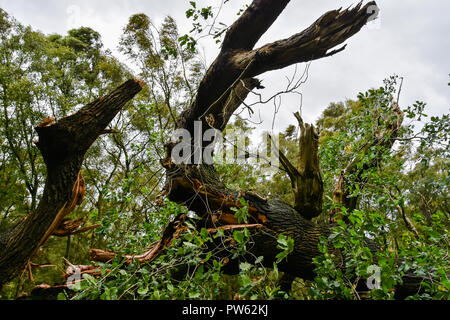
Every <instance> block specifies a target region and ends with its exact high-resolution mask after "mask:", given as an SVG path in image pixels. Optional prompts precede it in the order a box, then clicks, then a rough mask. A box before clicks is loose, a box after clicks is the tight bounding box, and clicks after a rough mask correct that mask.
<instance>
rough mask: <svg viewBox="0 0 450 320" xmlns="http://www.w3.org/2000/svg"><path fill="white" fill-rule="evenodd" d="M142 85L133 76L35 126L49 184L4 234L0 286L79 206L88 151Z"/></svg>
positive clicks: (0, 240) (0, 247)
mask: <svg viewBox="0 0 450 320" xmlns="http://www.w3.org/2000/svg"><path fill="white" fill-rule="evenodd" d="M142 85H143V83H142V82H140V81H137V80H130V81H128V82H126V83H124V84H123V85H122V86H120V87H118V88H117V89H116V90H114V91H113V92H112V93H111V94H109V95H108V96H106V97H103V98H99V99H97V100H96V101H94V102H92V103H90V104H88V105H87V106H85V107H84V108H82V109H81V110H80V111H79V112H77V113H76V114H74V115H72V116H69V117H66V118H64V119H62V120H60V121H59V122H57V123H55V124H51V121H44V123H43V124H41V125H39V126H37V127H36V128H35V129H36V131H37V133H38V135H39V141H38V142H36V145H37V147H38V148H39V150H40V151H41V154H42V157H43V158H44V162H45V164H46V167H47V178H46V183H45V187H44V192H43V195H42V199H41V201H40V202H39V205H38V207H37V209H36V210H35V211H34V212H32V213H31V214H29V215H28V216H27V217H26V218H25V219H24V220H23V221H22V222H20V223H19V224H18V225H17V226H15V227H14V228H13V229H12V230H10V231H9V232H7V233H4V234H0V270H1V272H0V287H1V286H2V285H3V284H5V283H6V282H8V281H10V280H11V279H12V278H13V277H14V276H15V275H17V274H18V273H19V272H20V271H21V270H23V268H24V267H25V266H26V264H27V262H28V261H29V260H30V259H31V258H32V257H33V255H34V254H35V253H36V251H37V250H38V249H39V247H40V246H41V245H42V244H44V243H45V241H47V239H48V237H49V236H50V235H52V234H53V233H54V231H55V230H57V228H58V227H59V226H60V225H61V223H62V221H63V219H64V217H66V216H67V215H68V214H69V213H70V212H71V211H73V209H74V208H75V207H76V206H77V205H79V204H80V201H82V196H83V192H84V182H83V183H82V181H81V179H82V178H81V175H80V169H81V165H82V162H83V159H84V155H85V154H86V152H87V151H88V149H89V148H90V146H91V145H92V144H93V143H94V141H95V140H96V139H97V138H98V136H99V135H100V134H101V133H102V131H103V130H105V129H106V127H107V126H108V124H109V123H110V122H111V121H112V119H113V118H114V117H115V116H116V115H117V113H118V112H119V111H120V110H121V109H122V108H123V106H124V105H125V104H126V103H127V102H128V101H130V100H131V99H132V98H133V97H134V96H135V95H136V94H137V93H138V92H140V91H141V89H142Z"/></svg>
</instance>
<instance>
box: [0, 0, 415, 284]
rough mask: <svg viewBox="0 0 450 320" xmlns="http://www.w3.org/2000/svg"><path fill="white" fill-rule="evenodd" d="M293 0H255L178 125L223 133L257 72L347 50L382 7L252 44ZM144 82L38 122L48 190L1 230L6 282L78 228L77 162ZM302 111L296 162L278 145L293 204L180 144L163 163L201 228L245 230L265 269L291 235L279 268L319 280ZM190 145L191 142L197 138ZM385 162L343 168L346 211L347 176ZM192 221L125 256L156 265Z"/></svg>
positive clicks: (389, 136)
mask: <svg viewBox="0 0 450 320" xmlns="http://www.w3.org/2000/svg"><path fill="white" fill-rule="evenodd" d="M288 3H289V1H288V0H283V1H280V0H276V1H275V0H254V1H253V3H252V4H251V5H250V6H249V7H248V9H247V10H246V11H245V12H244V13H243V14H242V15H241V17H240V18H239V19H238V20H237V21H236V22H235V23H234V24H233V25H232V26H231V27H230V28H229V29H228V31H227V33H226V36H225V39H224V41H223V45H222V49H221V52H220V54H219V56H218V57H217V59H216V60H215V61H214V63H213V64H212V66H211V67H210V68H209V70H208V71H207V73H206V75H205V76H204V78H203V80H202V82H201V83H200V85H199V87H198V89H197V94H196V98H195V100H194V102H193V103H192V104H191V105H190V106H189V107H188V108H187V109H186V110H185V112H183V113H182V114H181V116H180V117H179V118H178V119H177V121H176V122H177V128H178V129H185V130H187V131H189V132H190V133H191V135H192V136H195V132H194V130H195V128H194V122H195V121H201V122H202V128H203V130H206V129H208V128H211V127H213V128H215V129H218V130H220V131H223V130H224V129H225V127H226V125H227V124H228V122H229V120H230V118H231V117H232V115H233V114H234V113H235V111H236V110H237V109H238V107H239V106H241V105H242V103H243V102H244V100H245V99H246V98H247V96H248V95H249V93H250V92H252V91H254V90H257V89H259V88H260V87H261V83H260V81H259V80H258V79H257V78H256V77H257V76H259V75H261V74H263V73H265V72H268V71H271V70H277V69H282V68H285V67H287V66H290V65H293V64H297V63H302V62H308V61H312V60H317V59H321V58H326V57H331V56H333V55H335V54H337V53H339V52H341V51H343V50H344V49H345V46H343V47H341V48H338V49H335V48H336V47H337V46H339V45H341V44H342V43H343V42H345V41H346V40H347V39H348V38H350V37H352V36H353V35H355V34H356V33H358V32H359V31H360V30H361V28H362V27H363V26H364V25H365V24H366V23H367V22H368V21H369V19H371V17H372V16H373V13H374V10H373V8H374V6H376V4H375V2H370V3H368V4H366V5H364V6H363V5H362V4H359V5H357V6H355V7H354V8H351V9H347V10H333V11H330V12H327V13H326V14H324V15H323V16H322V17H320V18H319V19H318V20H317V21H316V22H314V23H313V24H312V25H311V26H310V27H309V28H307V29H306V30H304V31H302V32H300V33H297V34H295V35H293V36H292V37H290V38H288V39H285V40H280V41H276V42H274V43H270V44H266V45H264V46H262V47H260V48H257V49H255V48H254V47H255V45H256V43H257V42H258V41H259V40H260V38H261V37H262V35H264V33H265V32H266V31H267V30H268V29H269V28H270V26H271V25H272V24H273V23H274V22H275V20H276V19H277V18H278V16H279V15H280V14H281V13H282V12H283V10H284V9H285V7H286V6H287V4H288ZM143 85H144V84H143V83H142V82H140V81H137V80H130V81H128V82H126V83H125V84H124V85H122V86H121V87H119V88H118V89H116V90H115V91H113V92H112V93H111V94H110V95H108V96H105V97H103V98H99V99H98V100H96V101H94V102H93V103H91V104H89V105H87V106H86V107H84V108H82V109H81V110H80V111H79V112H78V113H76V114H74V115H72V116H70V117H66V118H64V119H62V120H60V121H58V122H57V123H54V124H53V123H52V121H51V119H48V121H45V122H44V123H43V124H42V125H40V126H38V127H37V128H36V131H37V132H38V134H39V141H37V142H36V144H37V147H38V148H39V150H40V151H41V153H42V156H43V158H44V161H45V164H46V166H47V179H46V184H45V189H44V193H43V196H42V200H41V201H40V203H39V206H38V207H37V209H36V210H35V211H34V212H32V213H30V214H29V215H28V216H27V217H26V218H25V219H24V220H23V221H21V222H20V223H19V224H18V225H17V226H15V227H14V228H12V229H11V230H10V231H9V232H7V233H4V234H1V235H0V270H1V271H2V272H1V273H0V285H2V284H4V283H6V282H7V281H9V280H11V279H12V278H13V277H14V276H15V275H17V274H18V273H19V272H20V271H22V270H23V269H24V268H26V267H27V265H29V263H30V259H31V258H32V257H33V255H34V253H35V252H36V250H37V249H38V248H39V247H40V246H42V245H43V244H44V243H45V242H46V241H47V239H48V238H49V237H50V236H51V235H58V234H71V232H72V231H71V230H75V229H76V228H77V227H78V226H79V224H78V225H77V221H68V220H66V219H65V218H66V217H67V215H68V214H69V213H70V212H71V211H72V210H73V209H74V208H75V207H76V206H77V204H79V203H80V202H81V201H82V200H83V192H84V181H83V178H82V176H81V174H80V169H81V165H82V162H83V158H84V156H85V153H86V152H87V151H88V149H89V148H90V146H91V145H92V144H93V142H94V141H95V140H96V139H97V138H98V137H99V136H100V135H102V134H107V133H110V132H109V131H108V130H105V129H106V128H107V126H108V124H109V123H110V122H111V120H112V119H113V118H114V117H115V115H116V114H117V113H118V112H119V111H120V109H121V108H122V107H123V106H124V105H125V103H126V102H128V101H130V100H131V99H133V97H134V96H135V95H136V94H137V93H139V91H140V90H141V89H142V86H143ZM391 111H392V121H391V122H390V124H389V125H387V126H384V127H380V130H379V132H378V134H377V135H376V136H374V138H373V142H372V145H378V146H381V147H382V148H384V149H390V148H391V147H392V145H393V141H394V139H393V137H395V135H396V134H397V131H398V130H399V128H400V127H401V124H402V120H403V115H402V112H401V111H400V109H399V107H398V105H396V104H393V105H392V106H391ZM295 116H296V118H297V120H298V122H299V126H300V131H301V138H300V145H299V150H300V157H299V159H298V163H297V165H296V166H295V165H294V164H292V163H291V162H290V161H289V160H288V159H287V157H286V156H285V155H284V154H283V153H282V152H280V163H281V165H282V166H283V168H284V170H285V171H286V172H287V174H288V176H289V178H290V180H291V184H292V190H293V193H294V195H295V197H294V199H295V203H293V204H289V203H285V202H282V201H278V200H267V199H265V198H264V197H262V196H260V195H258V194H256V193H254V192H252V191H251V190H249V191H242V190H230V189H228V188H227V187H226V186H225V184H224V183H223V182H222V181H221V180H220V178H219V176H218V174H217V172H216V169H215V168H214V166H213V165H208V164H201V165H189V164H177V163H175V162H174V161H173V158H172V150H173V148H174V147H175V146H176V144H177V143H178V142H177V141H172V142H170V143H168V144H167V145H166V158H165V159H164V160H163V161H162V162H161V164H162V166H163V167H164V168H165V169H166V188H165V194H166V196H167V197H168V198H169V199H170V200H171V201H173V202H176V203H178V204H181V205H184V206H186V207H187V208H188V209H189V210H190V211H193V212H195V213H196V214H197V216H199V217H200V218H201V220H200V222H199V223H198V227H199V228H207V229H209V230H217V229H218V228H222V229H223V230H227V229H233V228H242V227H247V228H248V229H249V230H251V235H252V239H253V243H254V245H253V246H252V247H251V248H249V252H248V254H249V257H248V259H249V260H251V259H252V258H251V257H260V256H262V257H264V260H263V263H264V265H266V266H267V267H271V266H272V265H273V262H274V261H275V260H276V256H277V253H278V250H277V238H278V236H279V235H280V234H284V235H286V236H289V237H290V238H292V239H294V248H293V251H292V252H291V253H290V255H289V259H288V260H286V261H283V262H282V263H281V264H280V265H279V267H280V270H281V271H283V272H285V273H286V274H287V275H290V276H291V277H300V278H303V279H312V278H313V277H314V264H313V258H314V257H316V256H318V255H319V254H320V252H319V250H318V244H319V240H320V238H321V237H322V236H327V235H329V234H330V230H331V228H332V226H333V224H330V225H319V224H316V223H314V222H312V221H311V220H312V219H313V218H315V217H317V216H318V215H319V214H321V213H322V211H323V208H322V201H323V200H322V198H323V189H324V188H323V181H322V176H321V171H320V166H319V157H318V134H317V131H316V129H315V128H314V126H312V125H308V124H304V123H303V120H302V119H301V117H300V115H299V114H296V115H295ZM191 142H192V145H194V141H191ZM370 146H371V145H368V146H367V148H370ZM202 147H203V148H204V147H206V146H202ZM193 154H194V152H193ZM380 160H381V159H379V157H378V158H377V157H375V158H374V159H373V162H371V163H366V164H365V168H363V170H358V171H357V172H356V165H355V163H356V160H355V162H352V163H350V164H349V165H348V166H347V167H346V168H343V171H342V174H341V176H340V178H339V181H338V184H337V185H336V187H335V193H334V200H335V202H336V203H337V204H340V205H342V206H345V207H347V208H348V209H349V210H352V209H355V208H356V206H357V202H358V199H357V197H350V196H349V194H348V188H347V187H348V186H347V183H348V179H347V175H350V174H351V175H355V174H356V175H357V178H356V179H357V180H358V181H362V180H363V179H364V176H363V171H364V169H369V168H370V167H371V166H376V165H377V163H378V161H380ZM359 169H360V168H359ZM241 199H245V201H246V203H247V204H248V212H249V215H250V219H249V221H248V224H246V225H242V224H241V223H240V221H239V219H238V218H237V217H236V216H235V214H234V213H235V211H233V210H232V209H233V208H241V207H242V206H243V204H242V202H241ZM330 214H331V215H332V222H333V221H334V220H335V219H336V218H337V217H338V216H339V214H340V212H339V210H334V211H333V212H330ZM186 219H187V217H186V215H180V216H178V217H176V218H175V219H174V221H172V222H171V223H170V224H169V225H168V226H167V228H166V229H165V231H164V232H163V235H162V238H161V241H159V242H158V243H157V244H156V245H155V246H154V247H152V248H151V250H150V251H149V252H147V253H145V254H143V255H140V256H130V257H128V258H129V259H130V260H132V259H138V260H140V261H145V262H151V261H152V260H153V259H155V258H156V257H157V256H158V255H159V254H160V253H161V252H163V251H164V250H165V248H167V246H169V245H170V244H171V243H172V242H173V240H174V239H175V238H176V237H177V236H179V234H180V233H181V232H183V230H184V229H183V225H184V222H185V220H186ZM368 245H369V247H370V248H371V250H373V251H376V250H377V248H376V246H375V245H373V244H371V243H369V244H368ZM114 256H115V254H114V253H112V252H105V251H101V250H92V252H91V259H92V260H93V261H103V262H107V261H110V260H111V259H112V258H114ZM227 268H228V269H227V270H228V271H229V272H236V266H233V263H231V262H230V263H229V266H227ZM92 270H95V268H94V269H93V268H89V267H86V268H84V269H83V268H82V269H81V271H82V272H84V271H85V272H92ZM419 283H420V280H419V281H418V280H417V279H414V278H413V277H411V278H405V281H404V285H403V287H402V288H398V290H399V292H401V290H403V289H404V290H406V291H407V290H408V288H409V289H410V288H414V289H415V290H416V289H417V285H418V284H419Z"/></svg>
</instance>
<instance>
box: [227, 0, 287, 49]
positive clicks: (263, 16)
mask: <svg viewBox="0 0 450 320" xmlns="http://www.w3.org/2000/svg"><path fill="white" fill-rule="evenodd" d="M288 3H289V0H255V1H253V2H252V4H251V5H250V6H249V7H248V8H247V10H245V12H244V13H243V14H242V15H241V17H240V18H239V19H238V20H237V21H236V22H235V23H234V24H233V25H232V26H231V27H230V29H229V31H228V32H227V35H226V37H225V39H224V41H223V45H222V52H224V51H228V50H237V49H239V50H251V49H253V47H254V46H255V44H256V43H257V42H258V41H259V39H260V38H261V36H262V35H263V34H264V33H266V31H267V30H268V29H269V28H270V26H272V24H273V23H274V22H275V20H276V19H277V18H278V16H279V15H280V14H281V12H283V10H284V8H286V5H287V4H288Z"/></svg>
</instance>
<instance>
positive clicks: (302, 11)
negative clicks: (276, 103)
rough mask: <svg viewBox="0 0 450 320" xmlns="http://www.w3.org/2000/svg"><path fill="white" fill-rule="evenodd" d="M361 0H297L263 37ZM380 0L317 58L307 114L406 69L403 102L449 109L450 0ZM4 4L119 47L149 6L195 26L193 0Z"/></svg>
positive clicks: (287, 102) (41, 25)
mask: <svg viewBox="0 0 450 320" xmlns="http://www.w3.org/2000/svg"><path fill="white" fill-rule="evenodd" d="M198 2H199V3H200V4H202V3H208V2H209V3H215V4H217V3H218V1H206V0H203V1H198ZM249 2H250V1H240V0H231V1H229V2H228V3H227V4H226V5H225V7H224V10H223V11H222V14H221V16H220V19H219V20H220V21H223V22H225V23H227V24H231V23H232V22H233V21H234V20H235V19H236V17H237V16H236V12H237V11H238V10H239V9H240V8H242V6H243V5H244V4H245V3H249ZM356 2H357V1H346V0H345V1H333V0H316V1H298V0H292V1H291V3H290V4H289V5H288V7H287V9H286V10H285V11H284V12H283V13H282V15H281V16H280V17H279V19H278V20H277V21H276V22H275V24H274V25H273V26H272V28H271V29H270V30H269V31H268V32H267V33H266V34H265V35H264V36H263V38H262V39H261V41H260V42H259V44H258V45H263V44H264V43H267V42H272V41H275V40H279V39H281V38H286V37H289V36H291V35H293V34H295V33H297V32H300V31H302V30H303V29H305V28H306V27H308V26H309V25H310V24H311V23H312V22H314V21H315V20H316V19H317V18H319V17H320V16H321V15H322V14H323V13H325V12H327V11H329V10H332V9H337V8H339V7H344V8H346V7H348V6H350V5H352V4H354V3H356ZM377 3H378V5H379V7H380V9H381V12H380V18H379V19H378V20H377V21H375V22H372V23H371V24H370V25H369V26H367V27H365V28H364V29H363V30H362V31H361V32H359V33H358V34H356V35H355V36H354V37H352V38H351V39H349V40H348V41H347V44H348V47H347V49H346V50H345V51H343V52H342V53H339V54H338V55H335V56H333V57H331V58H325V59H322V60H319V61H314V62H313V63H312V64H311V67H310V72H309V78H308V81H307V83H306V84H304V85H303V86H302V87H301V89H300V91H301V93H302V94H303V108H302V111H303V112H302V113H303V116H304V118H305V121H307V122H314V121H316V120H317V118H318V117H319V116H320V114H321V112H322V111H323V110H324V109H325V108H326V107H327V106H328V105H329V103H330V102H338V101H343V100H345V99H348V98H350V99H355V98H356V96H357V94H358V92H361V91H366V90H367V89H369V88H373V87H379V86H381V85H382V83H383V79H385V78H387V77H389V76H390V75H393V74H397V75H399V76H402V77H404V84H403V89H402V97H401V102H400V103H401V104H402V106H407V105H411V104H412V103H414V102H415V101H416V100H421V101H424V102H426V103H427V104H428V113H429V114H432V115H440V114H443V113H447V112H448V111H449V107H450V87H449V86H448V85H447V84H448V82H450V79H449V73H450V61H449V58H448V57H449V53H450V36H449V33H450V19H449V12H450V1H447V0H432V1H424V0H421V1H419V0H395V1H393V0H378V1H377ZM0 7H1V8H3V9H4V10H6V11H7V12H8V13H10V14H11V15H12V16H14V17H15V18H16V19H17V20H19V21H20V22H21V23H23V24H26V25H31V26H32V27H33V28H35V29H38V30H40V31H42V32H44V33H47V34H48V33H60V34H64V33H65V32H67V30H69V29H71V28H74V27H80V26H88V27H91V28H93V29H94V30H96V31H98V32H99V33H100V34H101V35H102V39H103V42H104V44H105V47H107V48H109V49H111V50H113V52H115V49H116V47H117V44H118V40H119V37H120V35H121V31H122V28H123V27H124V26H125V25H126V23H127V21H128V18H129V17H130V16H131V15H132V14H135V13H145V14H147V15H148V16H149V17H150V18H151V19H152V20H153V21H154V22H155V23H156V24H157V23H158V22H160V21H162V19H163V18H164V16H166V15H171V16H173V17H174V18H175V19H176V21H177V23H178V25H179V29H180V33H186V32H188V31H189V27H190V22H189V21H187V19H186V18H185V11H186V9H187V8H188V1H184V0H152V1H149V0H36V1H30V0H14V1H13V0H0ZM202 47H203V50H204V55H205V57H206V60H207V61H208V62H211V61H213V60H214V58H215V56H216V54H217V52H218V48H217V46H215V45H213V44H212V43H211V42H208V41H206V42H204V43H202ZM304 67H305V64H303V65H300V66H299V71H301V70H303V68H304ZM293 70H294V69H293V68H292V67H291V68H288V69H284V70H281V71H276V72H271V73H267V74H264V75H262V76H260V77H259V78H260V79H262V80H263V84H264V85H265V86H266V87H267V88H268V89H267V90H266V91H265V92H264V95H265V96H270V95H271V93H274V92H276V91H277V90H279V89H284V87H285V85H286V80H285V77H286V76H290V75H292V72H293ZM299 105H300V96H298V95H291V96H289V97H286V98H285V99H284V100H283V105H282V107H281V110H280V112H279V113H278V115H277V118H276V128H278V129H279V130H283V129H284V128H286V127H287V125H288V124H290V123H292V124H293V123H295V121H294V119H293V116H292V113H293V112H295V111H297V110H298V109H299ZM259 110H261V114H262V117H263V120H264V125H263V127H264V128H266V129H267V128H270V127H271V126H272V120H271V119H272V112H273V105H266V106H262V107H261V108H260V109H259Z"/></svg>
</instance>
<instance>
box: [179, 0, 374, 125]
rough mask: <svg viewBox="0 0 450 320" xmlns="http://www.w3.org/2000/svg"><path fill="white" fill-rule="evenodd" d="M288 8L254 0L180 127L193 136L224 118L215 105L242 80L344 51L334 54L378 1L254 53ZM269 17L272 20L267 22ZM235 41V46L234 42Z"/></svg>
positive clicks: (331, 16)
mask: <svg viewBox="0 0 450 320" xmlns="http://www.w3.org/2000/svg"><path fill="white" fill-rule="evenodd" d="M286 4H287V3H286V1H270V0H255V1H254V2H253V4H252V6H251V7H250V8H249V10H248V11H247V12H246V13H245V14H244V16H243V17H242V18H241V19H240V20H238V22H236V24H234V25H233V27H232V28H231V29H230V30H229V31H228V33H227V35H226V41H225V44H224V48H223V50H222V52H221V53H220V55H219V56H218V57H217V59H216V60H215V62H214V63H213V64H212V66H211V67H210V69H209V70H208V72H207V73H206V75H205V77H204V79H203V81H202V82H201V84H200V86H199V89H198V93H197V97H196V100H195V102H194V103H193V104H192V105H191V106H190V107H189V108H188V109H187V110H186V111H185V112H184V113H183V114H182V115H181V116H180V119H179V121H178V123H179V126H180V127H181V128H184V129H187V130H189V131H190V132H191V133H193V130H194V121H197V120H201V121H203V122H204V124H205V126H204V127H208V126H207V125H206V124H207V123H206V121H205V117H207V116H209V115H212V116H213V117H214V118H216V119H220V117H221V113H222V112H223V109H220V107H221V106H220V105H214V104H215V102H216V101H218V100H220V98H221V97H222V96H223V95H224V93H225V92H226V91H227V90H230V88H233V84H234V83H235V82H236V80H237V79H247V78H253V77H256V76H258V75H260V74H263V73H265V72H267V71H270V70H276V69H281V68H284V67H287V66H289V65H292V64H296V63H300V62H307V61H311V60H316V59H320V58H323V57H327V56H330V55H332V54H335V53H337V52H339V51H342V50H343V49H342V48H341V49H339V50H336V51H332V52H329V50H330V49H333V48H334V47H336V46H338V45H339V44H341V43H343V42H344V41H346V40H347V39H348V38H350V37H351V36H353V35H354V34H356V33H357V32H358V31H359V30H361V28H362V27H363V26H364V25H365V24H366V23H367V21H368V19H369V18H370V17H371V12H370V10H369V8H370V6H372V5H375V2H369V3H368V4H367V5H365V6H364V7H361V4H359V5H357V6H356V7H355V8H353V9H347V10H344V11H340V10H334V11H330V12H328V13H326V14H325V15H324V16H322V17H321V18H320V19H319V20H317V21H316V22H315V23H314V24H313V25H312V26H311V27H309V28H308V29H306V30H305V31H303V32H301V33H298V34H296V35H294V36H292V37H291V38H289V39H286V40H280V41H277V42H275V43H272V44H268V45H265V46H263V47H261V48H259V49H256V50H251V49H250V48H251V47H252V46H253V45H254V43H256V42H255V41H257V39H259V37H260V35H261V34H263V33H264V32H265V31H266V30H267V28H268V27H270V25H271V24H272V22H273V20H274V19H276V17H277V16H278V15H279V13H280V10H282V9H283V8H284V6H285V5H286ZM265 18H267V19H268V20H267V22H262V21H264V19H265ZM249 30H250V31H249ZM247 32H250V34H252V33H253V34H252V35H253V36H255V37H256V38H255V39H254V40H250V39H249V38H251V37H249V38H247V37H246V36H245V35H246V34H247ZM234 41H235V43H236V44H235V45H233V44H232V43H233V42H234ZM231 48H233V50H231ZM211 106H214V107H211ZM217 123H218V124H217V125H216V126H215V128H219V127H220V126H222V127H223V126H224V123H223V121H217ZM225 125H226V124H225Z"/></svg>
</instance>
